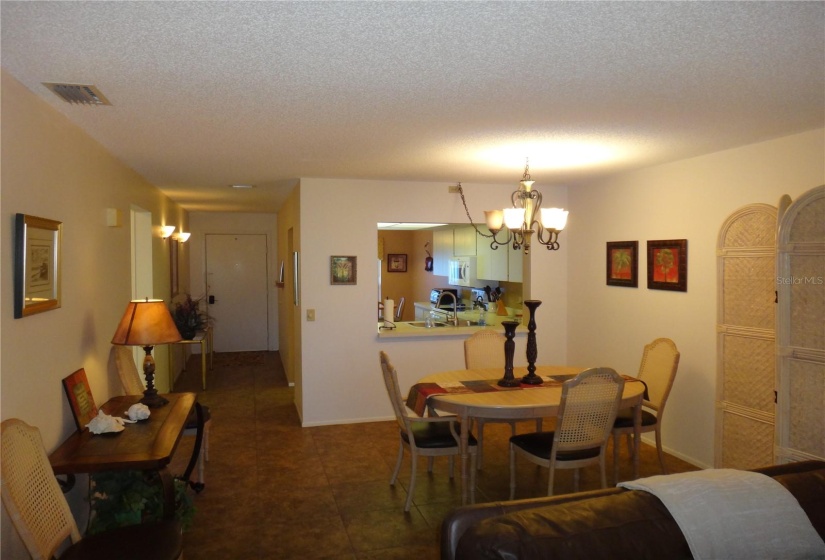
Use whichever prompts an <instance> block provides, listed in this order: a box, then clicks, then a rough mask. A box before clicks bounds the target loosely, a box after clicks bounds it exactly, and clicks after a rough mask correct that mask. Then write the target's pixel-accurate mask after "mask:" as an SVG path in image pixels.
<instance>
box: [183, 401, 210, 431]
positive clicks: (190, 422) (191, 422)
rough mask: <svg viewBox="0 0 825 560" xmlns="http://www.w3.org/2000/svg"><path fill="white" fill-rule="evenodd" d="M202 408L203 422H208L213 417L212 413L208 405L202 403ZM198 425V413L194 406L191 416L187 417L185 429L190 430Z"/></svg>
mask: <svg viewBox="0 0 825 560" xmlns="http://www.w3.org/2000/svg"><path fill="white" fill-rule="evenodd" d="M201 409H202V410H203V423H204V424H206V423H207V422H209V421H210V420H211V419H212V414H211V413H210V412H209V407H208V406H203V405H201ZM197 427H198V413H197V411H195V408H194V407H192V411H191V412H190V413H189V416H187V417H186V425H185V426H184V429H185V430H190V429H192V428H197Z"/></svg>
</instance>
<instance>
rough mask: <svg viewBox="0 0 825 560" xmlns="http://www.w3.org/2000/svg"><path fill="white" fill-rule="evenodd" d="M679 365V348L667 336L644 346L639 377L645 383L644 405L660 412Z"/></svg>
mask: <svg viewBox="0 0 825 560" xmlns="http://www.w3.org/2000/svg"><path fill="white" fill-rule="evenodd" d="M678 367H679V350H677V349H676V344H674V342H673V341H672V340H670V339H669V338H657V339H656V340H654V341H653V342H651V343H650V344H648V345H646V346H645V351H644V354H643V355H642V364H641V365H640V366H639V379H641V380H642V381H644V382H645V385H647V394H648V400H645V403H644V404H645V406H647V407H649V408H652V409H653V410H655V411H657V412H658V413H661V411H662V409H663V408H664V407H665V403H666V402H667V397H668V395H669V394H670V389H671V388H672V387H673V380H674V379H675V378H676V370H677V369H678Z"/></svg>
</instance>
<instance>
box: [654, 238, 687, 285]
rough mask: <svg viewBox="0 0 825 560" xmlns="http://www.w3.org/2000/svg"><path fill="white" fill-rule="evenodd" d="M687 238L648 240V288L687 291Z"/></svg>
mask: <svg viewBox="0 0 825 560" xmlns="http://www.w3.org/2000/svg"><path fill="white" fill-rule="evenodd" d="M687 273H688V271H687V239H669V240H660V241H648V242H647V288H648V289H649V290H671V291H675V292H686V291H687Z"/></svg>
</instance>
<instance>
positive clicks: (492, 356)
mask: <svg viewBox="0 0 825 560" xmlns="http://www.w3.org/2000/svg"><path fill="white" fill-rule="evenodd" d="M506 340H507V339H506V338H505V337H504V335H503V334H501V333H498V332H495V331H492V330H487V329H485V330H480V331H476V332H474V333H473V334H472V336H470V337H469V338H467V339H465V340H464V367H465V368H466V369H483V368H499V369H500V370H501V372H502V373H503V372H504V343H505V342H506ZM474 420H475V421H476V423H477V425H478V430H477V436H478V459H477V465H478V469H479V470H481V466H482V462H483V457H484V424H487V423H493V422H495V423H503V424H510V435H511V436H514V435H516V423H517V422H523V421H524V420H510V419H507V418H475V419H474ZM541 426H542V419H541V418H536V431H537V432H540V431H541Z"/></svg>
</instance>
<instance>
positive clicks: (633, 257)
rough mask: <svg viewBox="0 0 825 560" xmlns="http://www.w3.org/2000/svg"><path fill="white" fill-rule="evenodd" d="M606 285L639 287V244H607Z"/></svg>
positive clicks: (610, 242)
mask: <svg viewBox="0 0 825 560" xmlns="http://www.w3.org/2000/svg"><path fill="white" fill-rule="evenodd" d="M607 285H608V286H624V287H627V288H636V287H638V286H639V242H638V241H608V242H607Z"/></svg>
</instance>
